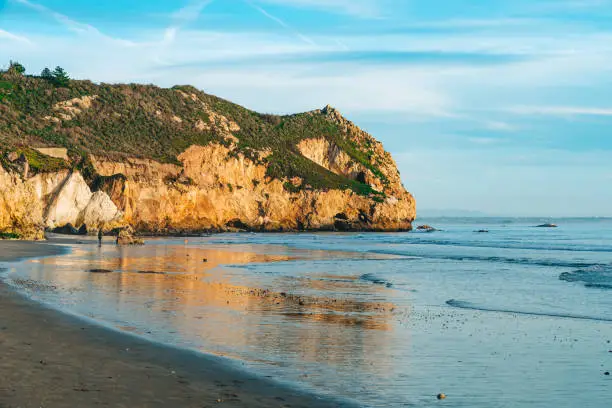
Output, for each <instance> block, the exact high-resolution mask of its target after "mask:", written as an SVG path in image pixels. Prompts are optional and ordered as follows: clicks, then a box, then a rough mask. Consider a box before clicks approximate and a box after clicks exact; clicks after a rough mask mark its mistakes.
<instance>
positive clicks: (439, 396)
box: [436, 393, 446, 400]
mask: <svg viewBox="0 0 612 408" xmlns="http://www.w3.org/2000/svg"><path fill="white" fill-rule="evenodd" d="M436 398H438V399H439V400H443V399H446V394H444V393H440V394H438V396H437V397H436Z"/></svg>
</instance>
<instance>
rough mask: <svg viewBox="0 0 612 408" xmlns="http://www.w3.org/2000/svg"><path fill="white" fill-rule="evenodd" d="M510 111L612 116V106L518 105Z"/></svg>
mask: <svg viewBox="0 0 612 408" xmlns="http://www.w3.org/2000/svg"><path fill="white" fill-rule="evenodd" d="M508 111H509V112H512V113H516V114H520V115H550V116H581V115H585V116H612V108H594V107H585V106H517V107H513V108H509V109H508Z"/></svg>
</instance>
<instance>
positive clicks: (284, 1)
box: [261, 0, 389, 18]
mask: <svg viewBox="0 0 612 408" xmlns="http://www.w3.org/2000/svg"><path fill="white" fill-rule="evenodd" d="M261 1H262V2H265V3H269V4H276V5H282V6H285V7H300V8H309V9H316V10H323V11H327V12H332V13H337V14H346V15H350V16H354V17H361V18H378V17H380V16H381V14H382V11H383V10H384V9H385V5H386V4H385V3H389V1H388V0H261Z"/></svg>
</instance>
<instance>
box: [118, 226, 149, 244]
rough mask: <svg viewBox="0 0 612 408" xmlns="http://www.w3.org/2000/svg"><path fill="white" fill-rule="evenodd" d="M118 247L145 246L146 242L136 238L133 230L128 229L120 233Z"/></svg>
mask: <svg viewBox="0 0 612 408" xmlns="http://www.w3.org/2000/svg"><path fill="white" fill-rule="evenodd" d="M117 245H144V241H143V240H142V239H140V238H137V237H135V236H134V234H133V232H132V230H131V229H129V228H126V229H123V230H121V232H119V235H118V236H117Z"/></svg>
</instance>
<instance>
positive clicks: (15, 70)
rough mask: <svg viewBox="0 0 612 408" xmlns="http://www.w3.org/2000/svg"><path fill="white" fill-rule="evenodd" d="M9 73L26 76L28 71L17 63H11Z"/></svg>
mask: <svg viewBox="0 0 612 408" xmlns="http://www.w3.org/2000/svg"><path fill="white" fill-rule="evenodd" d="M8 72H9V73H11V74H17V75H23V74H25V72H26V69H25V67H24V66H23V65H21V64H20V63H18V62H17V61H11V62H10V64H9V69H8Z"/></svg>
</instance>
